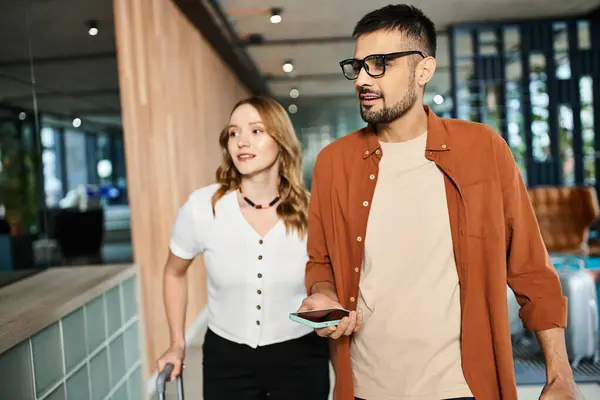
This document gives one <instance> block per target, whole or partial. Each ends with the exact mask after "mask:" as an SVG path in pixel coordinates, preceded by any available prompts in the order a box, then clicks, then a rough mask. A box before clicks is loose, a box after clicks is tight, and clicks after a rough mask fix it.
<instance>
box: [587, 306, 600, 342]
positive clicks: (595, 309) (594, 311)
mask: <svg viewBox="0 0 600 400" xmlns="http://www.w3.org/2000/svg"><path fill="white" fill-rule="evenodd" d="M589 304H590V308H591V309H592V310H591V313H592V316H593V319H594V321H593V322H592V323H593V324H594V338H595V339H596V340H595V342H596V343H595V345H597V342H598V339H597V338H598V323H599V321H598V304H597V303H596V301H594V300H590V301H589Z"/></svg>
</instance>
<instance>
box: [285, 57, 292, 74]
mask: <svg viewBox="0 0 600 400" xmlns="http://www.w3.org/2000/svg"><path fill="white" fill-rule="evenodd" d="M293 70H294V65H293V64H292V61H291V60H287V61H286V62H284V63H283V71H284V72H288V73H289V72H292V71H293Z"/></svg>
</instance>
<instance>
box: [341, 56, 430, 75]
mask: <svg viewBox="0 0 600 400" xmlns="http://www.w3.org/2000/svg"><path fill="white" fill-rule="evenodd" d="M412 54H418V55H420V56H421V57H423V58H425V57H426V56H425V54H424V53H423V52H422V51H418V50H411V51H399V52H397V53H388V54H371V55H370V56H367V57H365V58H364V59H362V60H358V59H356V58H349V59H347V60H344V61H340V67H342V71H343V72H344V76H345V77H346V78H347V79H349V80H354V79H356V78H358V74H360V70H361V69H362V68H364V69H365V71H367V74H369V75H370V76H372V77H373V78H377V77H379V76H382V75H383V74H385V67H386V65H387V63H388V61H389V60H393V59H395V58H400V57H405V56H409V55H412Z"/></svg>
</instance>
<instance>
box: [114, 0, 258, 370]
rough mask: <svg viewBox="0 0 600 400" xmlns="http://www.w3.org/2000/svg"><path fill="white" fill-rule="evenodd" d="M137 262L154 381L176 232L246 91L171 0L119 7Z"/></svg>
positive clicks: (193, 288)
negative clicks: (165, 279)
mask: <svg viewBox="0 0 600 400" xmlns="http://www.w3.org/2000/svg"><path fill="white" fill-rule="evenodd" d="M114 12H115V18H114V20H115V30H116V37H117V56H118V65H119V80H120V91H121V106H122V115H123V128H124V142H125V153H126V162H127V175H128V183H129V201H130V207H131V225H132V242H133V251H134V261H135V262H136V263H137V264H138V265H139V266H140V280H141V291H142V293H141V295H142V296H141V299H142V310H143V315H142V318H141V319H142V322H143V331H144V332H145V341H146V343H145V350H146V360H147V362H146V365H145V368H144V372H145V377H146V378H149V377H150V376H151V375H152V373H153V371H154V369H155V361H156V359H157V358H158V357H159V356H160V355H161V354H162V352H163V351H164V350H165V349H166V348H167V346H168V344H169V332H168V328H167V321H166V317H165V313H164V307H163V296H162V272H163V265H164V262H165V260H166V258H167V254H168V245H169V234H170V229H171V225H172V223H173V220H174V218H175V215H176V213H177V209H178V207H179V206H181V205H182V204H183V203H184V202H185V201H186V199H187V197H188V196H189V194H190V193H191V192H192V191H193V190H194V189H196V188H199V187H202V186H204V185H206V184H209V183H211V182H213V180H214V175H215V170H216V168H217V166H218V164H219V163H220V158H221V152H220V150H219V146H218V135H219V132H220V130H221V129H222V127H223V126H224V124H226V122H227V119H228V116H229V112H230V109H231V107H232V106H233V105H234V104H235V102H237V101H238V100H239V99H240V98H242V97H244V96H245V95H246V94H247V93H246V89H245V88H244V87H243V86H242V85H241V83H240V82H239V80H238V79H237V77H236V76H235V75H234V74H233V73H232V72H231V70H230V69H229V68H228V66H227V65H226V64H225V63H224V62H223V61H222V60H221V59H220V58H219V56H218V55H217V53H216V52H215V50H214V49H213V48H212V47H211V45H210V44H209V43H208V42H207V41H206V40H205V39H204V37H203V36H201V34H200V33H199V32H198V31H197V30H196V29H195V27H194V26H193V25H192V24H191V23H190V22H189V21H188V20H187V19H186V17H185V16H184V15H183V14H182V13H181V12H180V11H179V9H178V8H177V7H176V6H175V5H174V3H173V2H172V1H169V0H144V1H141V0H114ZM189 280H190V284H189V302H188V309H187V320H186V324H187V327H188V328H189V327H190V325H191V324H192V323H193V322H194V320H195V319H196V317H197V316H198V315H199V314H200V312H201V311H202V309H203V308H204V306H205V305H206V282H205V274H204V267H203V265H202V262H201V260H198V261H197V262H195V263H194V265H193V266H192V268H191V271H190V274H189Z"/></svg>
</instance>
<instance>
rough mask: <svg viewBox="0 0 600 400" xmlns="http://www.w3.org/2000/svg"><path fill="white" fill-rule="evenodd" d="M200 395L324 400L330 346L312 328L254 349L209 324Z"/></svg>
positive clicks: (223, 399)
mask: <svg viewBox="0 0 600 400" xmlns="http://www.w3.org/2000/svg"><path fill="white" fill-rule="evenodd" d="M203 351H204V361H203V369H202V371H203V377H204V382H203V383H204V385H203V387H204V400H229V399H231V400H263V399H264V400H267V399H268V400H296V399H297V400H308V399H310V400H327V397H328V395H329V385H330V382H329V346H328V343H327V339H324V338H321V337H319V336H318V335H317V334H316V333H314V332H313V333H310V334H308V335H306V336H303V337H301V338H299V339H294V340H289V341H287V342H282V343H276V344H272V345H269V346H264V347H258V348H256V349H253V348H251V347H249V346H246V345H243V344H238V343H234V342H231V341H229V340H226V339H224V338H222V337H220V336H218V335H217V334H215V333H214V332H213V331H211V330H210V329H209V330H208V331H207V332H206V337H205V339H204V345H203Z"/></svg>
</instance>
